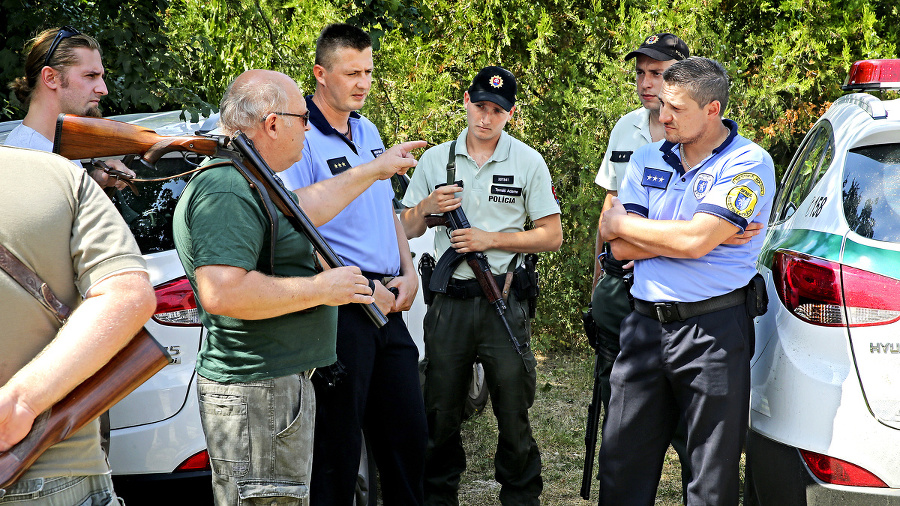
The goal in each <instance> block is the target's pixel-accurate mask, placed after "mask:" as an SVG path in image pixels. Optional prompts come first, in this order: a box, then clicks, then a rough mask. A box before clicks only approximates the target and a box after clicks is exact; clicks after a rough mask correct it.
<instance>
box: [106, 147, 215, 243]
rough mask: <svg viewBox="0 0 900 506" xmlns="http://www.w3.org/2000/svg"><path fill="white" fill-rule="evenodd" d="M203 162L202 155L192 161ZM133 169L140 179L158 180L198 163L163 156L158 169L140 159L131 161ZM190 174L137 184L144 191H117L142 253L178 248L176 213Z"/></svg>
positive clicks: (119, 204)
mask: <svg viewBox="0 0 900 506" xmlns="http://www.w3.org/2000/svg"><path fill="white" fill-rule="evenodd" d="M199 161H200V160H199V158H196V159H191V160H190V162H193V163H198V162H199ZM129 168H130V169H131V170H133V171H134V172H135V173H136V174H137V177H138V178H141V179H158V178H162V177H166V176H173V175H175V174H180V173H182V172H186V171H188V170H190V169H192V168H194V165H192V164H191V163H189V161H188V160H187V159H185V158H183V157H182V156H180V155H177V156H173V157H165V158H162V159H160V160H159V161H158V162H156V169H150V168H148V167H145V166H144V165H143V164H141V163H140V162H139V161H135V162H133V163H130V164H129ZM190 177H191V176H190V175H187V176H181V177H177V178H174V179H170V180H167V181H154V182H140V183H135V186H136V187H137V189H138V191H139V192H140V194H135V193H133V192H132V191H131V190H130V189H128V188H126V189H124V190H121V191H117V192H116V195H115V196H114V197H113V202H115V204H116V208H117V209H118V210H119V213H121V214H122V218H124V219H125V223H127V224H128V227H129V228H131V233H133V234H134V239H135V241H137V244H138V247H139V248H140V249H141V253H144V254H148V253H157V252H160V251H166V250H171V249H175V241H174V239H173V238H172V216H173V215H174V213H175V204H177V203H178V197H180V196H181V192H182V191H184V187H185V186H186V185H187V182H188V180H189V179H190Z"/></svg>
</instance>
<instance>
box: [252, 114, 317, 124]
mask: <svg viewBox="0 0 900 506" xmlns="http://www.w3.org/2000/svg"><path fill="white" fill-rule="evenodd" d="M269 114H277V115H279V116H293V117H295V118H300V119H302V120H303V126H306V125H307V124H308V123H309V111H306V113H305V114H294V113H292V112H270V113H269ZM262 120H263V121H265V120H266V118H263V119H262Z"/></svg>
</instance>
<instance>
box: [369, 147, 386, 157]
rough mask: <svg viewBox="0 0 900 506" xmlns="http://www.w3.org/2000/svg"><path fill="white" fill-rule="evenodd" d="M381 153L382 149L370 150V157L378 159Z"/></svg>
mask: <svg viewBox="0 0 900 506" xmlns="http://www.w3.org/2000/svg"><path fill="white" fill-rule="evenodd" d="M381 153H384V148H378V149H373V150H372V156H374V157H375V158H378V157H379V156H381Z"/></svg>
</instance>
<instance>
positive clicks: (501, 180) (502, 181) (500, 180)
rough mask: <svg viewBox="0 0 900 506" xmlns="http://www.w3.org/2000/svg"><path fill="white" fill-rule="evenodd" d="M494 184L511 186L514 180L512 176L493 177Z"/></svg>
mask: <svg viewBox="0 0 900 506" xmlns="http://www.w3.org/2000/svg"><path fill="white" fill-rule="evenodd" d="M494 182H495V183H497V184H513V183H514V182H515V178H514V177H513V176H497V175H495V176H494Z"/></svg>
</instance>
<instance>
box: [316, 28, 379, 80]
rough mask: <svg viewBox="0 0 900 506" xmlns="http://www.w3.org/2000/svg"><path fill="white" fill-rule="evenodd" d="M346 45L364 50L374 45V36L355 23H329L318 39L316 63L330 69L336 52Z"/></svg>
mask: <svg viewBox="0 0 900 506" xmlns="http://www.w3.org/2000/svg"><path fill="white" fill-rule="evenodd" d="M345 47H349V48H352V49H355V50H357V51H363V50H365V49H367V48H370V47H372V37H369V34H368V33H366V32H365V31H363V30H362V29H360V28H358V27H355V26H353V25H348V24H344V23H335V24H331V25H328V26H326V27H325V28H323V29H322V33H320V34H319V38H318V39H316V65H321V66H322V67H325V68H326V69H330V68H331V65H332V63H333V62H332V61H331V60H332V56H333V55H334V52H335V51H336V50H338V49H342V48H345Z"/></svg>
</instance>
